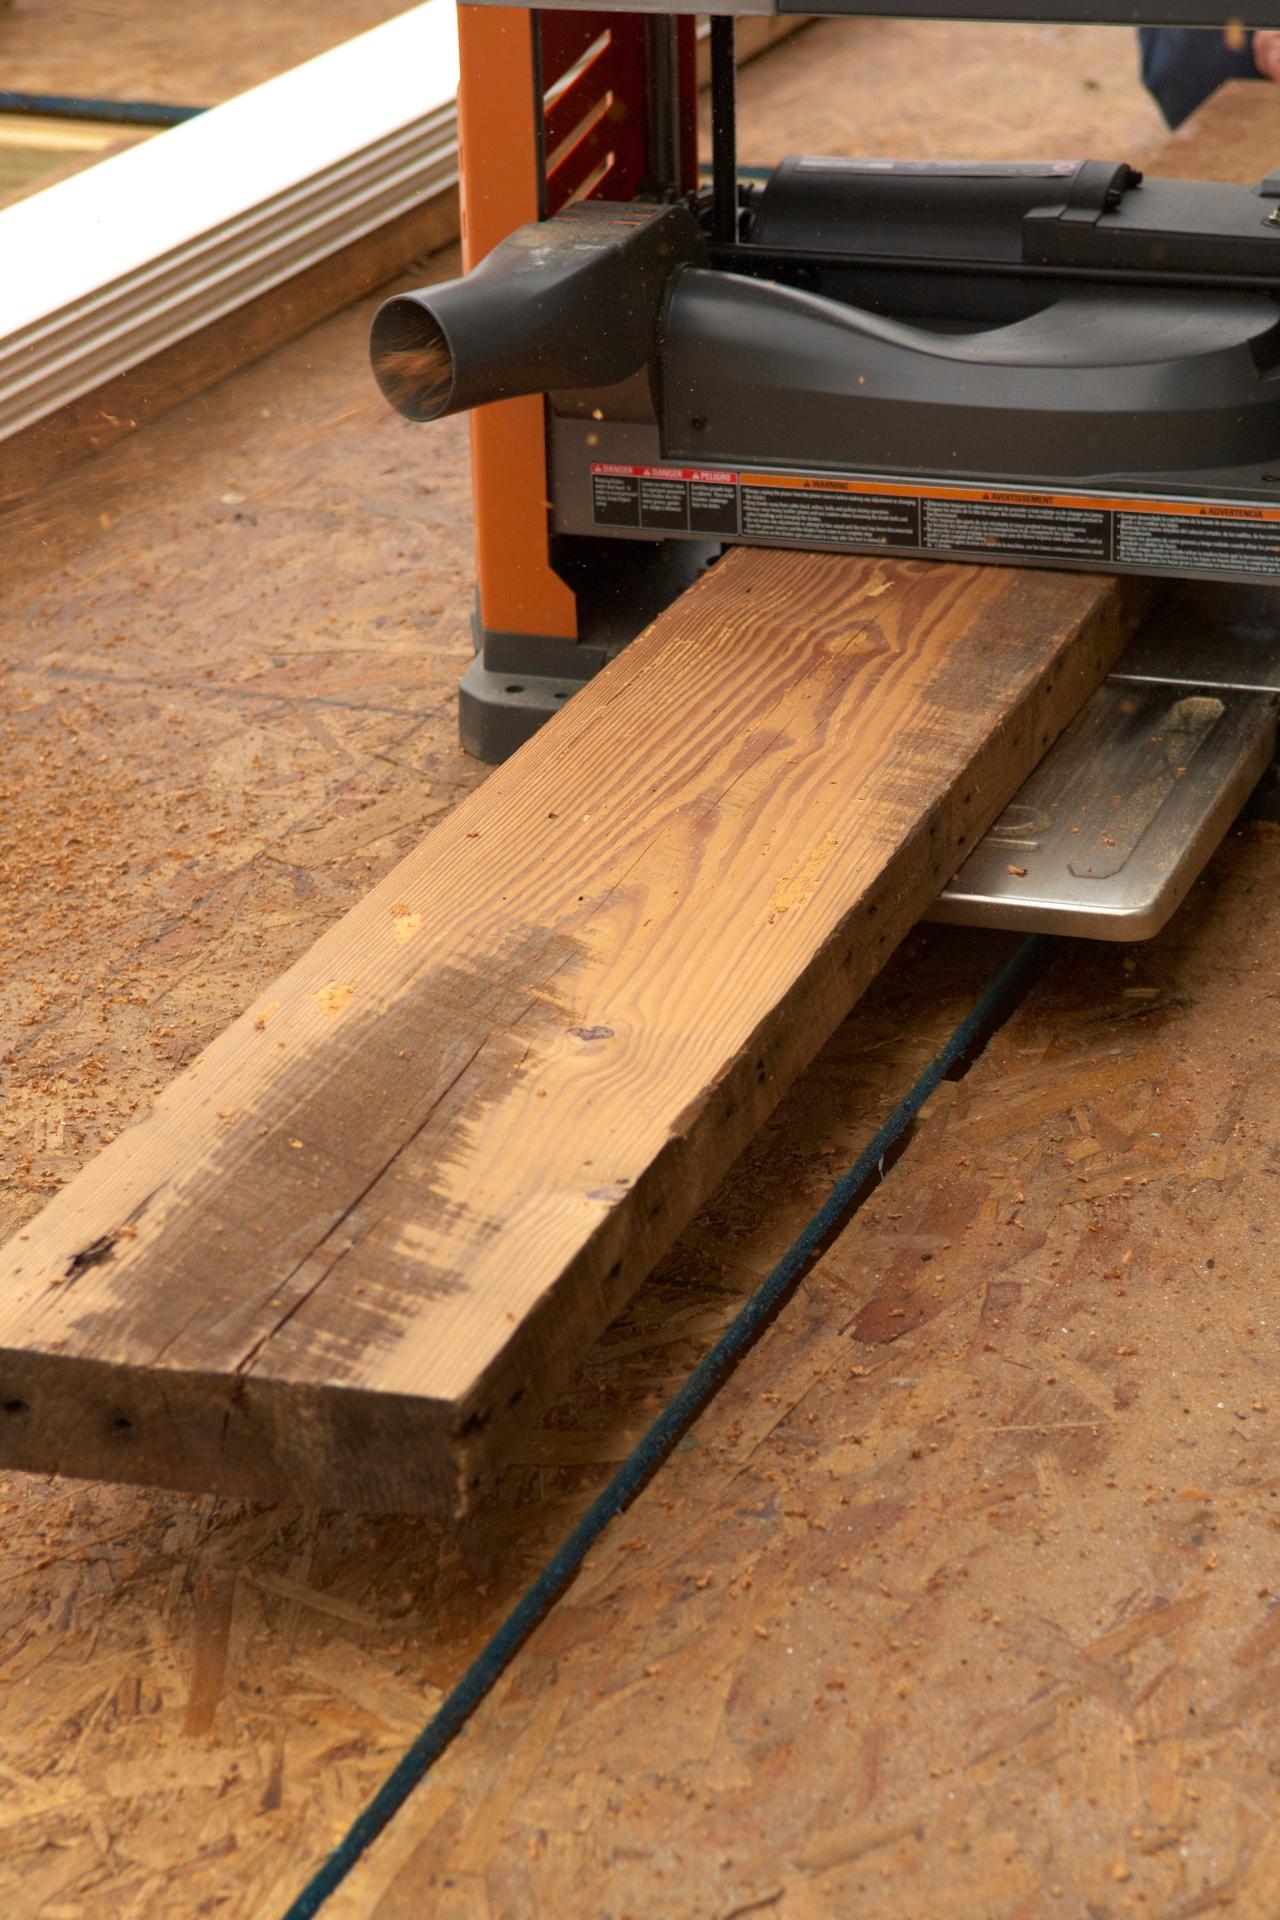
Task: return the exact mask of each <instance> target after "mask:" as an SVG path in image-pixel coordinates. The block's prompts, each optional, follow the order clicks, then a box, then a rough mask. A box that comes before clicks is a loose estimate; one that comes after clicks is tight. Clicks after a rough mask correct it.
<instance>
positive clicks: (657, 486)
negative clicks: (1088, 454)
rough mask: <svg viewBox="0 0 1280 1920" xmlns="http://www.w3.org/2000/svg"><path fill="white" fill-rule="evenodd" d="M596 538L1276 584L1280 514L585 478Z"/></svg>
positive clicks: (952, 492) (710, 476)
mask: <svg viewBox="0 0 1280 1920" xmlns="http://www.w3.org/2000/svg"><path fill="white" fill-rule="evenodd" d="M591 498H592V515H593V520H594V524H595V525H596V526H597V527H601V528H606V527H632V528H635V529H637V530H642V531H645V532H652V533H669V534H686V535H703V536H704V537H705V536H709V537H712V538H715V537H719V538H721V539H739V540H754V541H759V542H760V543H761V544H762V545H771V544H772V545H795V546H806V547H833V548H843V549H845V550H847V551H850V552H860V551H867V550H869V549H874V548H884V549H886V550H887V551H889V552H893V553H906V554H910V553H938V554H941V553H953V554H972V555H974V556H975V557H981V556H982V555H984V554H989V555H991V556H993V557H994V556H996V555H1002V556H1008V557H1009V558H1018V559H1027V560H1042V561H1047V562H1048V563H1049V565H1051V566H1052V565H1053V564H1054V562H1055V561H1057V562H1058V563H1059V564H1061V563H1063V562H1073V563H1076V564H1084V565H1101V566H1108V565H1111V566H1120V567H1135V568H1141V569H1143V570H1144V571H1151V572H1157V573H1234V574H1250V575H1253V576H1255V577H1259V578H1261V577H1276V578H1280V507H1273V506H1262V505H1258V506H1254V505H1251V504H1247V503H1241V504H1239V505H1235V504H1231V503H1227V502H1222V501H1212V500H1187V499H1175V498H1171V497H1165V498H1159V497H1152V496H1141V495H1126V494H1102V493H1089V492H1078V493H1075V492H1073V493H1054V492H1044V491H1037V490H1035V489H1033V488H1029V487H981V486H965V485H951V484H950V483H947V482H942V481H939V482H937V483H933V482H929V481H920V482H917V481H909V480H894V479H875V478H872V477H871V476H870V475H867V476H860V475H853V474H850V475H844V474H826V473H813V472H809V473H803V472H798V471H781V470H780V471H776V472H761V471H755V470H751V471H748V470H737V469H735V470H727V469H722V468H703V467H635V466H623V465H614V464H610V463H608V462H605V461H599V462H596V463H593V465H592V467H591Z"/></svg>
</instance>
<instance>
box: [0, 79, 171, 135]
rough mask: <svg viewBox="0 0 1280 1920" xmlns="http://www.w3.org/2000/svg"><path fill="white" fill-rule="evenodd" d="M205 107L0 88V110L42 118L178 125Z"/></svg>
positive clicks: (149, 125)
mask: <svg viewBox="0 0 1280 1920" xmlns="http://www.w3.org/2000/svg"><path fill="white" fill-rule="evenodd" d="M204 112H205V108H204V107H169V106H164V105H162V104H161V103H160V102H159V101H158V100H82V99H80V97H79V95H78V94H71V93H11V92H9V91H8V90H7V89H5V88H4V87H0V113H28V114H30V115H31V116H32V118H33V119H41V120H105V121H109V122H110V123H111V124H112V125H116V124H119V125H120V126H129V127H177V126H181V124H182V122H183V121H184V120H194V119H195V118H196V116H197V115H198V114H201V113H204Z"/></svg>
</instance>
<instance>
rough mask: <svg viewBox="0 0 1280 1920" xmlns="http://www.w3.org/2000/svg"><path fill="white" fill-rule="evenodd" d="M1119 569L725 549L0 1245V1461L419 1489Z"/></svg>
mask: <svg viewBox="0 0 1280 1920" xmlns="http://www.w3.org/2000/svg"><path fill="white" fill-rule="evenodd" d="M1143 598H1144V592H1143V590H1142V589H1140V588H1138V587H1136V586H1135V585H1134V584H1133V583H1118V582H1111V581H1104V580H1100V579H1097V578H1094V577H1092V576H1081V575H1054V574H1047V573H1031V572H1024V571H1005V570H1001V569H994V568H991V569H983V568H965V567H952V566H929V565H927V564H923V563H918V562H917V563H907V564H898V565H893V566H886V565H883V564H881V563H880V562H877V561H876V560H873V559H872V560H863V559H854V558H842V557H834V556H816V555H807V554H790V553H768V552H759V551H756V552H748V551H746V550H738V551H736V552H734V553H732V554H730V555H729V556H727V557H726V558H725V559H724V560H723V561H722V562H721V563H720V564H719V565H718V566H717V567H716V568H715V569H713V570H712V571H711V572H710V573H709V574H708V575H707V576H706V577H705V578H704V579H703V580H702V581H701V582H700V583H699V584H698V585H697V586H696V587H695V588H694V589H693V590H692V592H691V593H689V594H687V595H686V596H685V597H684V598H683V599H682V600H681V601H680V602H679V603H678V604H677V605H676V606H675V607H673V608H672V609H670V610H669V611H668V612H667V613H666V614H665V615H663V616H662V618H661V619H660V620H659V621H657V622H656V623H655V625H654V626H653V627H651V628H650V629H649V630H648V632H647V633H646V634H645V635H643V636H642V637H641V638H640V639H639V640H638V641H637V642H636V643H634V645H633V646H632V647H630V648H629V649H628V650H627V652H626V653H625V654H624V655H622V656H621V657H620V659H619V660H618V661H616V662H615V663H614V664H613V666H612V667H610V668H609V669H608V670H607V671H606V672H605V673H604V674H602V675H601V676H600V677H599V678H598V679H597V680H596V681H595V682H593V683H592V685H591V686H590V687H589V688H588V689H586V691H585V692H584V693H582V694H581V695H579V696H578V698H577V699H575V701H574V702H573V704H572V706H571V707H569V708H567V709H566V711H565V712H564V714H562V715H561V716H559V717H558V718H557V720H556V721H555V722H553V723H552V725H551V726H549V727H548V728H546V729H544V730H543V731H542V733H540V734H539V735H538V736H537V738H536V739H535V740H533V741H531V742H530V743H529V744H528V746H526V747H525V748H524V749H523V750H522V751H521V752H520V753H519V754H518V755H517V756H515V758H514V759H513V760H511V761H509V762H508V763H507V765H506V766H505V767H503V768H501V769H500V770H499V771H498V772H497V773H495V774H494V775H493V776H492V777H491V778H490V779H489V780H488V781H487V782H486V783H485V785H484V786H483V788H481V789H480V790H479V791H478V792H477V793H476V794H474V795H473V796H472V797H471V798H470V799H468V800H467V801H466V802H464V803H463V805H461V806H460V807H459V808H458V809H457V810H456V812H455V813H454V814H453V815H452V816H451V818H450V819H449V820H448V821H447V822H446V823H445V824H444V825H443V826H441V827H440V828H438V829H437V830H436V832H435V833H434V834H433V835H432V836H431V839H430V840H429V842H428V843H427V844H426V845H425V846H424V847H422V848H420V849H419V850H418V851H417V852H416V853H414V854H412V855H410V857H409V858H408V859H407V860H406V861H404V862H403V863H402V864H401V865H400V866H399V867H398V868H396V869H395V870H394V871H393V872H392V873H391V874H390V875H389V876H388V877H387V879H386V880H384V881H383V883H382V884H381V885H380V886H379V887H378V888H376V889H375V890H374V892H373V893H372V894H370V895H369V896H368V898H367V899H366V900H364V901H363V902H362V903H361V904H360V905H359V906H358V907H357V908H356V909H354V910H353V912H352V913H350V914H349V915H348V916H347V917H346V918H345V919H344V920H343V921H341V922H340V923H339V924H338V925H337V926H336V927H334V928H333V929H332V930H331V931H330V932H329V933H328V934H327V935H325V936H324V938H323V939H321V941H320V942H319V943H318V944H317V945H316V946H315V947H314V948H313V949H312V950H311V951H310V952H309V953H308V954H307V955H306V956H305V957H304V958H303V960H302V961H300V962H299V963H298V964H297V965H296V966H295V967H294V968H293V969H292V970H291V971H290V972H289V973H288V974H286V975H285V976H284V978H283V979H281V980H280V981H278V982H277V983H276V985H275V986H274V987H273V988H270V989H268V990H267V992H266V993H265V994H264V995H262V997H261V998H260V1000H259V1001H258V1002H257V1003H256V1004H255V1005H254V1006H252V1007H251V1008H250V1009H249V1010H248V1012H247V1013H246V1014H245V1015H244V1017H243V1018H242V1019H241V1020H240V1021H239V1022H237V1024H236V1025H235V1026H234V1027H232V1028H231V1029H230V1030H229V1031H228V1032H227V1033H226V1034H224V1035H223V1036H222V1037H221V1038H220V1039H219V1040H218V1041H216V1042H215V1043H214V1045H213V1046H212V1047H211V1048H209V1049H208V1051H207V1052H206V1053H205V1054H204V1055H202V1056H201V1058H200V1059H199V1060H198V1061H196V1062H195V1063H194V1064H193V1066H192V1067H191V1068H190V1069H189V1070H188V1071H187V1073H186V1074H185V1075H183V1077H182V1078H181V1079H180V1080H179V1081H178V1082H177V1083H176V1084H175V1085H174V1086H173V1087H171V1088H170V1089H169V1090H168V1091H167V1093H166V1094H165V1095H164V1096H163V1097H162V1098H161V1100H160V1101H159V1102H158V1103H157V1106H156V1108H155V1110H154V1112H153V1114H152V1115H151V1116H150V1117H149V1118H148V1119H147V1120H145V1121H143V1122H142V1123H141V1124H140V1125H139V1126H138V1127H137V1128H135V1129H133V1130H132V1131H131V1132H130V1133H128V1134H126V1135H125V1136H124V1137H122V1139H121V1140H120V1141H118V1142H116V1143H115V1144H114V1145H113V1146H111V1147H110V1148H109V1149H108V1150H107V1152H106V1153H105V1154H104V1155H102V1156H101V1158H100V1159H99V1160H98V1161H96V1162H95V1163H94V1164H93V1165H92V1166H91V1167H90V1168H88V1169H87V1170H86V1172H85V1173H84V1174H83V1175H81V1177H80V1178H79V1179H78V1180H76V1181H75V1182H73V1183H72V1185H71V1186H70V1187H69V1188H67V1189H66V1190H65V1191H64V1192H63V1193H62V1194H60V1195H59V1196H58V1198H57V1199H56V1200H55V1201H54V1202H53V1203H52V1205H51V1206H50V1207H49V1208H48V1209H47V1211H46V1212H45V1213H44V1214H43V1215H42V1216H41V1217H40V1218H39V1219H37V1220H36V1221H34V1222H33V1223H32V1224H31V1226H30V1227H29V1229H27V1230H26V1232H25V1234H24V1235H20V1236H19V1238H18V1239H17V1240H16V1241H14V1242H13V1243H11V1246H10V1249H9V1251H8V1254H7V1256H6V1260H5V1266H4V1272H3V1286H4V1298H3V1306H2V1308H0V1404H2V1405H3V1406H4V1407H5V1409H6V1411H5V1412H4V1414H3V1416H0V1446H2V1447H3V1454H4V1458H5V1459H6V1460H7V1461H8V1462H9V1463H11V1464H14V1465H22V1466H29V1467H40V1468H56V1469H58V1470H60V1471H63V1472H69V1473H78V1474H92V1475H97V1476H100V1477H105V1478H122V1479H134V1480H140V1481H154V1482H158V1483H162V1484H169V1485H176V1486H186V1487H193V1488H201V1489H215V1490H219V1491H229V1492H239V1493H244V1494H249V1495H252V1496H254V1497H257V1498H268V1497H276V1496H279V1495H281V1494H284V1493H286V1492H293V1493H295V1494H299V1495H301V1496H302V1497H304V1498H307V1499H312V1500H315V1501H318V1502H323V1503H334V1504H337V1503H341V1504H351V1505H354V1506H360V1507H370V1508H379V1507H380V1508H429V1507H437V1508H450V1507H460V1506H462V1505H463V1504H464V1503H465V1500H466V1495H467V1490H468V1485H469V1482H470V1481H471V1480H472V1479H473V1478H474V1476H475V1475H476V1474H477V1473H478V1472H479V1471H480V1468H481V1465H482V1463H483V1461H484V1460H485V1459H487V1458H488V1457H490V1456H491V1455H492V1454H493V1453H494V1452H495V1451H500V1447H501V1438H502V1430H503V1427H504V1425H505V1424H506V1423H508V1422H509V1421H510V1420H511V1418H512V1416H513V1414H514V1412H515V1410H516V1409H517V1408H518V1407H519V1405H520V1403H521V1401H522V1400H524V1399H525V1398H526V1396H529V1397H531V1398H533V1399H537V1398H538V1397H541V1396H544V1395H545V1394H546V1392H547V1391H548V1390H549V1388H550V1387H551V1386H552V1385H553V1384H554V1382H555V1381H556V1379H557V1378H558V1377H559V1376H561V1375H562V1374H563V1373H564V1371H565V1370H566V1368H567V1367H568V1366H569V1365H570V1364H571V1362H572V1359H573V1358H574V1357H575V1355H576V1354H577V1353H578V1352H579V1351H580V1350H581V1347H582V1345H583V1343H584V1342H586V1341H587V1340H589V1339H590V1338H592V1337H593V1336H594V1335H595V1334H596V1333H598V1332H599V1330H600V1329H601V1327H602V1326H603V1325H604V1324H605V1322H606V1321H607V1320H608V1319H609V1318H610V1317H611V1315H612V1314H613V1313H615V1312H616V1311H617V1310H618V1308H619V1307H620V1306H621V1305H622V1303H623V1302H624V1301H625V1300H626V1299H627V1297H628V1296H629V1295H630V1293H631V1292H633V1291H634V1289H635V1287H636V1286H637V1285H638V1284H639V1282H640V1280H641V1279H642V1278H643V1277H644V1275H645V1274H646V1273H647V1272H648V1271H649V1270H650V1269H651V1267H652V1266H653V1264H654V1262H655V1261H656V1259H657V1258H658V1257H659V1255H660V1254H661V1253H662V1252H663V1250H664V1249H665V1248H666V1247H667V1246H668V1245H669V1244H670V1243H671V1240H672V1239H673V1238H674V1236H675V1234H676V1233H677V1232H678V1231H679V1229H680V1228H681V1226H683V1224H684V1223H685V1222H686V1221H687V1220H688V1218H689V1217H690V1215H691V1214H692V1213H693V1212H694V1211H695V1209H696V1208H697V1206H698V1204H699V1203H700V1202H701V1200H702V1199H703V1198H704V1197H705V1196H706V1194H707V1193H708V1192H709V1191H710V1190H711V1188H712V1187H713V1186H714V1184H715V1182H716V1181H717V1180H718V1179H719V1178H720V1176H721V1175H722V1174H723V1173H724V1171H725V1169H726V1168H727V1167H728V1165H729V1163H730V1162H731V1160H732V1159H733V1158H734V1156H735V1155H736V1154H737V1152H738V1151H739V1150H740V1149H741V1147H742V1146H743V1145H744V1144H745V1143H746V1142H747V1140H749V1139H750V1138H751V1136H752V1134H753V1133H754V1132H755V1131H756V1130H757V1129H758V1128H759V1126H760V1125H761V1124H762V1122H763V1120H764V1119H765V1117H766V1116H767V1114H768V1113H769V1111H770V1110H771V1108H772V1107H773V1105H774V1104H775V1103H776V1101H777V1099H778V1098H779V1096H780V1095H781V1093H782V1092H783V1091H785V1089H786V1087H787V1086H788V1085H789V1084H790V1083H791V1081H792V1080H793V1079H794V1078H795V1076H796V1074H797V1073H798V1072H799V1071H800V1070H801V1069H802V1067H803V1066H804V1065H805V1064H806V1063H807V1062H808V1061H809V1060H810V1059H811V1058H812V1057H813V1055H814V1053H815V1052H816V1051H817V1049H818V1047H819V1046H820V1045H821V1044H822V1042H823V1041H824V1040H825V1039H826V1037H827V1036H828V1034H829V1033H830V1032H831V1031H832V1030H833V1028H834V1027H835V1025H836V1023H837V1022H838V1021H839V1020H840V1019H841V1018H842V1017H843V1016H844V1014H845V1013H847V1011H848V1009H849V1007H850V1006H851V1004H852V1003H853V1001H854V1000H855V999H856V997H857V995H858V994H859V993H860V992H861V991H862V989H863V988H864V987H865V986H866V984H867V982H868V981H869V980H870V979H871V978H873V976H874V975H875V973H876V971H877V970H878V968H879V966H880V965H881V964H882V962H883V960H884V959H885V958H886V957H887V956H888V954H889V953H890V952H892V950H893V948H894V946H895V945H896V944H897V942H898V941H899V940H900V939H901V937H902V935H903V934H904V933H905V932H906V931H907V930H908V928H909V927H910V926H911V925H912V924H913V922H914V921H915V920H916V919H917V917H918V916H919V914H920V912H921V911H922V909H923V908H924V907H925V906H926V905H927V903H928V901H929V900H930V898H931V897H932V896H933V895H934V894H935V893H936V891H937V889H938V887H939V886H940V885H941V884H942V883H943V881H944V880H945V879H946V878H947V876H948V875H949V874H950V873H951V872H952V871H953V870H954V868H955V866H956V864H957V863H958V861H959V859H960V858H961V857H962V855H963V853H964V851H965V848H966V847H967V846H968V845H969V844H971V842H972V839H973V837H974V836H975V835H976V834H980V833H981V832H982V831H983V830H984V829H985V827H986V825H987V824H988V823H989V822H990V820H991V819H992V818H993V817H994V816H995V814H996V813H997V812H998V811H999V810H1000V808H1001V807H1002V806H1003V804H1004V803H1005V801H1006V800H1007V798H1008V797H1009V795H1010V794H1011V793H1012V792H1013V790H1014V789H1015V788H1016V786H1017V785H1018V784H1019V782H1020V781H1021V779H1022V778H1023V777H1024V776H1025V774H1026V773H1027V771H1028V770H1029V769H1030V767H1031V766H1032V765H1033V764H1034V763H1035V761H1036V760H1037V759H1038V758H1039V757H1040V755H1041V754H1042V753H1043V751H1044V750H1045V748H1046V746H1047V745H1048V744H1049V742H1050V740H1051V739H1052V738H1053V737H1054V736H1055V735H1056V733H1057V732H1058V731H1059V730H1060V729H1061V727H1062V726H1063V725H1064V724H1065V722H1066V721H1067V720H1068V719H1069V718H1070V717H1071V715H1072V714H1073V713H1074V712H1075V711H1076V710H1077V708H1078V707H1079V705H1080V703H1081V701H1082V700H1083V699H1084V697H1085V696H1086V695H1087V693H1088V692H1089V691H1090V690H1091V689H1092V687H1093V686H1094V685H1095V684H1096V682H1097V681H1098V679H1099V678H1100V677H1101V676H1102V674H1103V673H1104V672H1105V671H1106V669H1107V667H1108V666H1109V665H1110V663H1111V661H1112V660H1113V659H1114V657H1115V655H1116V653H1117V652H1118V651H1119V649H1120V647H1121V645H1122V644H1123V641H1124V639H1125V638H1126V637H1127V634H1128V632H1129V630H1130V628H1131V626H1132V624H1133V619H1134V617H1135V612H1136V609H1137V607H1138V606H1139V604H1140V603H1141V602H1142V600H1143Z"/></svg>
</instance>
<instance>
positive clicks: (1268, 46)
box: [1253, 32, 1280, 80]
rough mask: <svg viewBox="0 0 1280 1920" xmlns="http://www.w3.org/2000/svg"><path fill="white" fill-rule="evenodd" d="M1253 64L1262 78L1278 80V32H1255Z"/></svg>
mask: <svg viewBox="0 0 1280 1920" xmlns="http://www.w3.org/2000/svg"><path fill="white" fill-rule="evenodd" d="M1253 64H1254V66H1255V67H1256V68H1257V69H1258V72H1259V73H1260V74H1261V75H1262V77H1263V79H1264V80H1280V33H1272V32H1266V33H1255V34H1254V36H1253Z"/></svg>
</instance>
